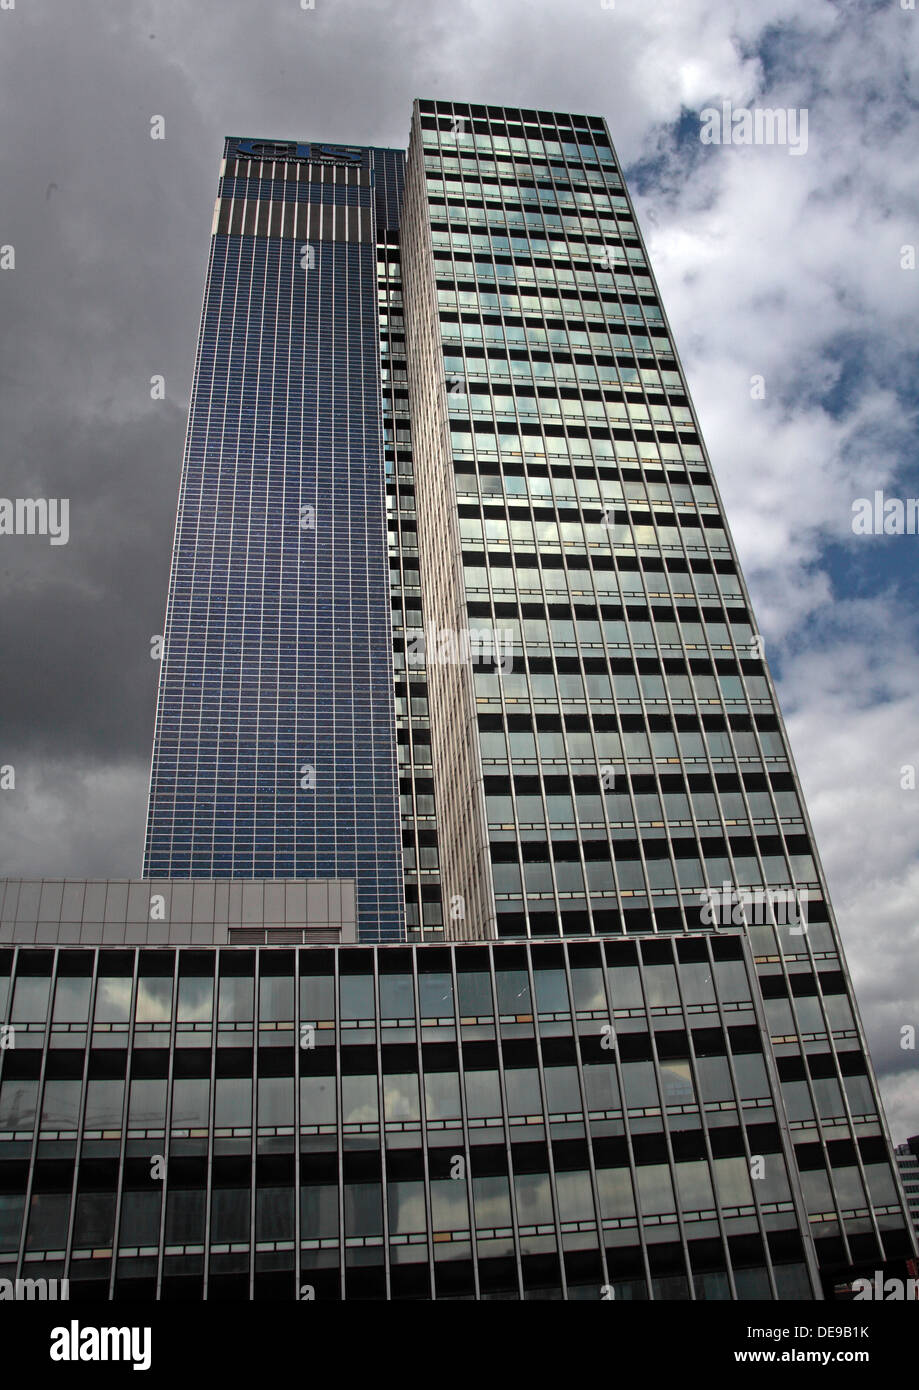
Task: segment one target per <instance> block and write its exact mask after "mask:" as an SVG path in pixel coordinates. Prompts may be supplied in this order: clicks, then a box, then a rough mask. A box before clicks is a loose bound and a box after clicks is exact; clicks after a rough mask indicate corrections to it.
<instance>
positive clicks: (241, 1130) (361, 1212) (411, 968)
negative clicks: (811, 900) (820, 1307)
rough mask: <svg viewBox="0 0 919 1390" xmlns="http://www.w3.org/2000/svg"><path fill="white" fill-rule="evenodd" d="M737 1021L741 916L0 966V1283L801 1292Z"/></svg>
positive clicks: (793, 1237) (757, 1014)
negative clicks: (697, 926) (617, 931)
mask: <svg viewBox="0 0 919 1390" xmlns="http://www.w3.org/2000/svg"><path fill="white" fill-rule="evenodd" d="M678 979H679V981H680V982H681V983H680V985H679V986H678V984H677V981H678ZM761 1009H762V1005H761V1003H760V1002H759V999H758V991H757V990H756V988H755V977H754V974H753V969H752V963H751V961H750V956H749V949H748V947H747V944H746V942H745V939H744V936H743V934H742V933H741V932H738V931H734V932H731V933H725V934H724V935H723V936H720V937H715V936H700V935H695V936H686V937H685V938H679V939H677V938H673V937H669V938H663V939H659V940H657V939H652V938H645V939H643V940H642V941H641V942H636V941H628V940H621V939H619V940H608V941H606V942H600V941H589V940H585V941H579V942H574V941H572V942H568V943H561V942H556V943H550V942H544V943H520V944H519V945H517V944H513V943H508V942H497V943H493V944H492V945H491V946H485V945H483V946H474V945H468V946H457V947H446V946H443V947H439V946H421V947H412V946H401V947H400V946H382V947H378V948H373V947H362V946H354V947H344V948H343V947H337V948H325V947H322V946H316V947H310V948H304V949H300V950H299V951H287V950H284V949H283V948H280V947H277V948H272V947H269V948H264V949H261V950H256V949H248V948H245V947H236V948H225V947H221V948H219V949H211V950H200V949H198V950H196V949H195V948H193V947H186V948H179V949H170V948H159V949H156V950H144V949H138V950H133V951H129V950H124V949H121V950H118V949H114V950H110V949H105V948H102V947H100V948H96V949H94V950H93V949H85V948H82V947H72V948H65V949H58V950H45V949H41V948H36V947H31V948H20V949H19V951H18V953H16V954H15V955H14V952H13V951H12V950H6V951H0V1011H4V1010H5V1012H6V1013H7V1015H8V1016H9V1018H10V1019H11V1021H12V1024H13V1026H14V1027H15V1029H16V1037H17V1045H16V1048H15V1049H14V1050H11V1051H8V1052H5V1053H4V1054H3V1073H2V1081H0V1138H2V1155H3V1156H2V1162H0V1174H2V1177H3V1186H2V1190H0V1269H2V1270H3V1274H4V1276H6V1277H9V1278H13V1277H24V1278H33V1279H34V1278H39V1277H44V1278H47V1279H57V1280H61V1279H69V1280H70V1284H71V1297H72V1298H75V1299H80V1300H83V1299H105V1298H109V1297H115V1298H157V1297H158V1298H164V1299H174V1298H177V1299H190V1300H195V1299H201V1298H202V1297H206V1298H229V1299H236V1298H243V1299H245V1298H250V1297H254V1298H281V1299H290V1300H293V1299H296V1298H304V1297H315V1298H317V1299H319V1300H329V1299H332V1300H337V1299H341V1298H417V1299H430V1298H434V1297H440V1298H470V1299H473V1298H510V1299H520V1298H528V1297H529V1298H580V1299H601V1298H616V1299H642V1300H644V1299H648V1298H655V1299H674V1298H680V1299H686V1298H697V1299H706V1300H709V1299H729V1298H749V1299H759V1298H766V1299H769V1298H783V1299H811V1298H814V1297H819V1296H820V1281H819V1275H818V1270H817V1263H816V1259H815V1254H814V1248H813V1245H812V1243H811V1242H810V1240H809V1237H808V1235H807V1224H806V1221H805V1219H804V1214H803V1205H802V1198H801V1193H800V1191H799V1189H798V1186H797V1183H796V1181H795V1178H794V1163H793V1156H792V1150H791V1142H790V1136H789V1133H788V1130H787V1126H786V1125H785V1123H784V1120H783V1115H782V1105H781V1098H780V1093H779V1086H778V1080H777V1077H776V1074H775V1068H774V1063H773V1062H772V1060H771V1058H770V1056H769V1052H768V1048H766V1049H765V1050H764V1046H763V1044H764V1028H763V1020H762V1016H761ZM304 1038H306V1039H307V1041H308V1044H309V1045H308V1046H304V1043H303V1040H304ZM298 1044H299V1045H298ZM156 1155H163V1156H165V1157H166V1158H167V1162H166V1163H165V1165H164V1170H163V1172H162V1173H160V1174H159V1175H158V1176H157V1174H156V1172H155V1162H154V1160H155V1156H156ZM757 1165H759V1166H758V1167H757ZM876 1166H878V1165H876ZM880 1166H883V1165H880ZM751 1174H757V1175H758V1176H759V1180H758V1181H754V1180H752V1178H751ZM870 1176H871V1178H872V1180H874V1179H875V1173H874V1171H873V1170H872V1171H871V1174H870ZM838 1177H839V1180H840V1181H844V1182H845V1183H846V1184H847V1191H851V1190H854V1187H855V1186H856V1185H857V1184H858V1182H859V1181H860V1178H859V1174H858V1172H857V1170H856V1169H855V1168H854V1167H853V1168H851V1169H850V1170H848V1171H846V1172H845V1173H843V1172H840V1174H839V1175H838Z"/></svg>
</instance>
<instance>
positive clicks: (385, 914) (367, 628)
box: [144, 139, 404, 941]
mask: <svg viewBox="0 0 919 1390" xmlns="http://www.w3.org/2000/svg"><path fill="white" fill-rule="evenodd" d="M403 167H404V156H403V154H402V153H401V152H400V151H380V150H372V149H361V150H355V149H347V150H345V149H340V148H338V147H331V146H317V145H313V146H305V145H294V144H286V143H284V142H280V143H279V142H257V141H251V140H247V141H239V140H234V139H230V140H228V141H227V146H226V153H225V160H224V165H223V171H222V177H221V181H220V189H219V195H218V200H217V206H216V209H215V216H214V228H213V236H212V243H211V253H210V262H209V266H208V275H207V285H206V290H205V297H204V307H203V312H202V320H201V331H200V337H199V342H198V350H197V361H196V369H195V379H194V386H193V392H192V400H191V409H190V417H189V427H188V437H187V443H186V450H185V460H184V466H183V471H182V482H181V491H180V497H179V509H178V518H177V523H176V535H175V544H174V551H173V562H172V574H171V579H170V589H169V600H168V608H167V616H166V627H165V643H164V655H163V665H162V672H161V679H160V690H159V699H158V705H157V721H156V732H155V738H154V751H153V765H152V774H151V789H150V805H149V815H148V826H147V838H146V852H145V864H144V872H145V874H146V875H148V876H150V877H156V876H167V877H173V878H177V877H183V876H187V877H192V878H195V877H203V878H220V877H234V878H285V877H287V878H291V877H297V878H354V879H356V881H357V896H358V916H359V926H360V932H361V935H362V938H363V939H367V940H381V941H386V940H397V939H399V938H401V936H402V935H403V930H404V928H403V888H402V855H401V845H400V828H399V805H398V787H397V777H396V753H395V714H394V700H393V667H392V628H391V618H390V593H389V560H388V554H387V539H386V520H385V501H384V472H383V438H382V410H381V391H380V349H379V329H378V315H377V271H376V255H377V253H376V240H377V236H378V233H382V234H385V231H386V228H387V226H388V225H390V223H391V222H392V221H393V220H394V219H395V218H396V216H397V211H398V201H399V195H400V191H401V176H402V170H403Z"/></svg>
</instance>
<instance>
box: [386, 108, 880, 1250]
mask: <svg viewBox="0 0 919 1390" xmlns="http://www.w3.org/2000/svg"><path fill="white" fill-rule="evenodd" d="M402 259H403V278H404V297H405V322H406V335H407V349H408V374H409V386H410V394H411V406H412V420H413V427H414V433H415V448H416V454H417V456H418V457H419V458H421V459H423V460H424V466H423V468H422V467H419V468H418V469H416V493H417V498H418V536H419V553H420V572H421V582H422V590H423V593H424V598H425V612H426V619H427V623H428V627H429V632H430V633H431V634H433V642H432V640H430V638H429V641H428V661H427V674H428V686H429V689H430V692H431V695H430V709H431V741H432V745H433V750H434V752H433V766H434V777H435V791H436V796H437V810H438V819H439V825H440V854H441V878H442V891H443V898H444V907H445V929H446V932H447V933H448V935H450V936H451V937H453V938H454V939H457V940H461V939H464V938H479V939H484V938H489V937H514V936H528V937H530V938H534V939H535V938H543V937H558V936H559V935H562V936H582V935H585V934H603V935H609V934H619V933H628V934H633V933H639V934H640V933H645V932H655V933H658V934H663V933H673V932H686V931H696V930H699V929H700V928H701V929H706V928H708V929H710V930H719V929H720V928H722V927H723V926H725V925H745V926H746V929H747V931H748V933H749V939H750V943H751V949H752V952H753V955H754V958H755V960H756V964H757V969H758V973H759V978H760V988H761V991H762V994H763V998H764V1002H765V1007H766V1016H767V1020H768V1029H769V1033H770V1036H771V1038H772V1042H773V1046H774V1049H775V1054H776V1058H777V1062H778V1066H779V1071H780V1076H781V1078H782V1083H783V1088H784V1090H785V1093H786V1096H787V1103H788V1106H789V1118H790V1123H791V1124H792V1127H793V1130H794V1137H795V1152H796V1157H797V1161H798V1164H799V1168H800V1173H801V1180H802V1183H803V1185H804V1189H805V1193H806V1202H807V1210H808V1219H809V1222H810V1224H811V1228H812V1230H813V1232H814V1236H815V1240H816V1244H817V1248H818V1252H819V1256H820V1259H821V1261H825V1262H826V1263H827V1265H833V1264H836V1263H837V1262H838V1263H842V1264H844V1263H846V1262H848V1261H849V1260H853V1261H854V1260H858V1259H862V1258H865V1259H874V1260H881V1259H883V1258H884V1254H885V1251H887V1252H888V1253H896V1252H897V1251H898V1250H900V1248H901V1247H902V1244H903V1240H904V1226H903V1217H902V1211H901V1210H894V1209H893V1208H892V1207H890V1206H889V1205H888V1198H889V1196H890V1193H891V1192H892V1191H893V1189H894V1187H895V1185H896V1183H895V1179H894V1177H893V1174H892V1170H891V1167H890V1158H889V1138H888V1136H887V1133H886V1127H885V1122H884V1119H883V1115H882V1112H881V1109H880V1106H879V1103H878V1100H877V1094H876V1091H875V1090H874V1089H873V1086H872V1082H871V1080H870V1079H869V1078H870V1064H869V1063H868V1060H867V1049H866V1046H865V1041H864V1036H863V1034H862V1031H861V1028H860V1025H859V1022H858V1018H857V1014H856V1009H855V1004H854V999H853V996H852V991H851V985H850V982H849V979H848V974H847V970H846V967H845V963H844V959H843V956H842V950H841V946H840V943H839V938H838V933H837V931H836V928H835V924H834V921H833V917H832V912H831V909H830V905H829V900H828V897H827V892H826V884H825V881H824V877H823V874H822V871H821V869H820V866H819V863H818V860H817V856H816V851H815V848H814V844H813V838H812V834H811V830H810V826H809V824H808V821H807V816H806V812H805V809H804V806H803V800H802V797H801V791H800V786H799V783H798V779H797V776H796V773H795V769H794V765H793V763H792V759H791V755H790V752H789V749H788V744H787V738H786V735H785V731H784V727H783V724H782V720H781V716H780V714H779V710H778V706H777V703H776V699H775V693H774V688H773V685H772V682H771V679H770V676H769V671H768V667H767V665H766V662H765V660H764V652H763V645H762V642H761V640H760V638H759V636H758V633H757V628H756V623H755V619H754V617H753V613H752V609H751V606H750V601H749V596H748V594H747V592H746V589H745V586H744V583H743V579H742V577H741V574H740V568H739V565H738V562H737V556H736V553H735V551H734V549H733V546H732V543H731V539H730V535H729V532H728V529H727V525H726V522H725V519H724V515H723V511H722V508H721V504H720V500H719V497H718V492H717V489H716V486H715V482H714V479H713V477H712V474H711V470H710V466H709V462H708V459H707V456H706V453H705V450H704V447H703V444H702V441H701V438H700V435H699V432H698V426H697V422H696V419H695V416H694V413H693V409H692V405H691V402H690V400H689V395H688V391H687V388H686V383H685V379H684V376H683V373H682V369H681V366H680V363H679V359H678V357H677V355H676V352H675V349H674V346H673V342H672V338H671V336H670V332H669V328H668V325H667V321H666V317H665V314H664V311H663V307H662V305H661V301H660V297H659V295H658V292H657V287H656V285H655V282H654V278H653V275H652V273H651V270H650V267H649V264H648V260H647V254H646V251H645V247H644V244H643V241H642V238H641V234H640V232H639V230H638V226H637V222H636V219H635V214H634V209H633V207H632V204H631V201H630V199H629V196H628V192H627V190H626V187H625V184H624V182H623V178H622V174H621V170H620V168H619V165H618V163H617V160H616V156H615V152H614V150H613V146H612V142H611V140H610V137H609V132H608V130H607V127H606V124H605V122H604V121H603V120H602V119H600V118H599V117H589V116H577V115H561V114H558V113H551V112H543V111H523V110H517V109H506V108H502V107H490V106H489V107H485V106H470V105H466V104H458V103H450V102H434V101H418V102H416V103H415V108H414V114H413V121H412V131H411V140H410V146H409V154H408V165H407V174H406V192H405V207H404V211H403V216H402ZM472 629H492V630H494V631H495V632H497V633H498V634H500V635H501V638H502V642H501V643H497V642H496V643H495V644H494V645H493V651H494V654H495V659H494V660H492V661H491V662H489V661H487V660H482V661H479V662H478V664H476V663H474V662H472V661H466V662H462V661H451V660H449V659H447V660H443V661H440V660H435V659H434V658H433V655H432V653H433V651H434V647H435V645H436V644H440V642H441V634H443V633H444V632H450V631H452V632H454V633H461V632H463V631H464V630H472ZM743 899H746V902H744V901H743ZM855 1075H860V1076H862V1077H863V1078H864V1084H863V1085H862V1086H856V1087H855V1090H854V1091H853V1086H852V1081H851V1077H853V1076H855ZM882 1152H883V1153H884V1154H885V1155H886V1157H885V1159H884V1162H883V1165H882V1166H883V1167H884V1173H885V1176H884V1179H883V1181H882V1182H881V1186H880V1187H879V1188H878V1189H877V1192H876V1194H874V1195H873V1194H872V1187H871V1180H869V1178H868V1174H867V1171H866V1168H867V1167H868V1166H872V1165H873V1162H874V1159H876V1158H877V1159H879V1156H880V1155H881V1153H882ZM851 1165H855V1166H856V1167H858V1168H859V1169H860V1170H862V1171H861V1176H860V1177H859V1180H858V1182H857V1184H856V1185H855V1187H854V1188H853V1189H852V1191H851V1193H850V1192H849V1189H848V1186H847V1184H845V1183H842V1184H840V1182H839V1181H838V1180H837V1177H838V1172H839V1170H840V1169H841V1168H842V1167H845V1168H849V1167H850V1166H851ZM850 1198H851V1199H852V1201H854V1205H853V1204H852V1201H850Z"/></svg>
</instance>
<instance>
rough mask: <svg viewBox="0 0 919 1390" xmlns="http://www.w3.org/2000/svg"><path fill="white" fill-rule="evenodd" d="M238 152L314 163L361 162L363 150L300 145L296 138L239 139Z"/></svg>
mask: <svg viewBox="0 0 919 1390" xmlns="http://www.w3.org/2000/svg"><path fill="white" fill-rule="evenodd" d="M236 153H237V154H241V155H250V156H251V157H252V158H253V159H305V160H308V161H309V162H310V163H314V164H360V162H361V151H360V150H349V149H344V148H343V147H342V146H341V145H298V144H297V143H296V141H294V140H239V141H238V142H237V145H236Z"/></svg>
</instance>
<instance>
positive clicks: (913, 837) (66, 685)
mask: <svg viewBox="0 0 919 1390" xmlns="http://www.w3.org/2000/svg"><path fill="white" fill-rule="evenodd" d="M9 2H10V0H7V3H9ZM909 3H910V0H880V2H879V3H872V2H871V0H863V3H857V2H856V0H836V3H829V2H828V0H806V2H805V0H757V2H756V4H751V3H750V2H749V0H738V2H737V3H735V2H734V0H615V4H612V5H609V4H607V5H606V6H605V5H604V4H603V3H601V0H557V2H556V3H549V2H548V0H501V3H500V4H496V3H495V0H472V2H471V3H470V2H469V0H467V2H466V3H463V0H399V3H385V0H375V3H374V2H373V0H371V2H370V3H360V0H315V7H314V8H312V9H305V8H303V7H302V6H301V4H300V0H219V3H218V0H193V2H192V0H145V3H138V2H137V0H81V3H80V4H79V5H76V4H74V3H73V0H15V5H14V8H12V9H2V10H0V120H2V125H0V129H2V134H3V138H2V142H0V246H13V247H14V248H15V267H14V268H12V269H6V270H0V421H2V429H0V493H2V495H3V496H5V497H11V498H15V497H69V498H70V499H71V516H70V541H69V544H67V545H66V546H56V547H52V546H50V545H49V544H48V542H47V540H46V539H41V538H38V537H32V538H27V537H22V538H21V537H12V538H11V537H7V536H0V632H2V642H0V764H13V765H14V766H15V769H16V786H15V789H14V790H12V791H10V790H7V791H0V873H6V874H8V875H11V876H24V877H29V876H32V877H41V876H45V877H63V876H66V875H70V876H72V877H78V878H82V877H91V876H93V875H96V876H99V877H119V876H120V877H131V876H137V875H138V874H139V872H140V863H141V853H142V840H143V826H144V816H145V809H146V793H147V779H148V774H149V759H150V747H151V740H152V729H153V714H154V704H155V695H156V678H157V672H158V666H157V664H156V663H155V662H154V661H152V660H151V659H150V656H149V649H150V638H151V635H152V634H154V633H158V632H160V631H161V630H162V625H163V614H164V608H165V596H166V585H167V578H168V566H169V553H170V547H171V541H172V530H173V525H174V520H175V507H176V497H177V491H178V480H179V468H180V464H181V453H182V444H183V435H184V426H185V417H186V412H187V407H188V396H189V390H190V386H191V374H192V364H193V355H194V349H195V340H196V335H197V329H198V316H199V313H200V305H201V297H202V291H203V287H204V272H205V267H206V259H207V253H208V245H209V236H210V227H211V217H212V213H213V206H214V197H215V193H216V180H217V171H218V163H219V160H220V157H221V152H222V142H223V137H224V136H225V135H248V136H265V137H280V138H295V139H298V140H302V141H310V140H319V141H323V140H324V141H329V142H334V143H349V142H351V143H355V144H375V145H394V146H404V145H405V143H406V141H407V137H408V127H409V119H410V114H411V102H412V99H413V98H414V97H416V96H423V97H441V98H444V99H448V100H449V99H453V100H461V101H476V102H493V103H496V104H501V105H522V106H530V107H538V108H542V109H552V110H561V111H578V112H586V113H589V114H600V115H603V116H605V117H606V118H607V120H608V121H609V124H610V129H611V131H612V134H613V139H614V141H615V143H616V146H617V150H618V153H619V157H620V159H621V160H622V162H623V164H624V166H625V169H626V174H627V176H628V177H629V180H630V184H631V187H632V190H633V193H634V194H635V196H636V198H637V203H638V211H639V217H640V221H641V224H642V228H643V231H644V233H645V236H646V238H647V240H648V242H649V248H650V252H651V259H652V263H653V265H654V268H655V271H656V274H657V276H658V279H659V281H660V284H661V289H662V293H663V296H664V301H665V304H666V306H667V310H668V313H669V315H670V317H671V320H672V322H673V326H674V330H675V335H676V339H677V344H678V347H679V348H680V351H681V353H682V356H683V360H684V365H685V367H686V369H687V373H688V376H689V385H690V389H691V390H692V392H693V396H694V399H695V403H696V406H697V408H698V410H699V413H700V416H701V422H702V427H703V431H704V433H705V438H706V442H707V444H708V447H709V451H710V453H711V456H712V460H713V464H714V468H715V472H716V476H717V478H718V481H719V484H720V486H721V489H722V492H723V495H724V500H725V504H726V507H727V511H728V517H729V520H730V523H731V527H732V530H733V534H734V538H735V540H736V542H737V544H738V547H739V550H740V554H741V559H742V561H743V564H744V568H745V573H746V577H747V580H748V583H749V585H750V588H751V590H752V594H753V600H754V604H755V607H756V612H757V619H758V627H759V630H760V631H761V632H762V633H763V634H764V635H765V638H766V644H767V645H766V651H767V656H768V658H769V660H770V663H771V664H772V668H773V671H774V673H775V674H776V675H777V677H778V679H779V689H780V695H781V699H782V707H783V710H784V713H785V717H786V719H787V722H788V727H789V732H790V736H791V741H792V747H793V750H794V752H795V755H796V758H797V762H798V767H799V771H800V773H801V776H802V779H803V783H804V788H805V792H806V795H807V799H808V804H809V808H810V812H811V815H812V818H813V820H814V823H815V827H816V832H817V839H818V845H819V849H820V851H821V854H822V857H823V861H824V865H825V867H826V870H827V872H828V875H829V879H830V884H831V888H832V890H833V895H834V902H835V906H836V911H837V915H838V917H839V921H840V924H841V928H842V932H843V938H844V941H845V944H846V949H847V954H848V959H849V964H850V967H851V969H852V972H853V975H854V978H855V983H856V989H857V992H858V999H859V1002H860V1005H861V1009H862V1014H863V1017H864V1019H865V1023H866V1026H867V1029H868V1034H869V1039H870V1042H871V1048H872V1055H873V1057H874V1061H875V1065H876V1067H877V1069H878V1071H879V1073H880V1074H881V1080H882V1085H883V1089H884V1095H885V1100H886V1104H887V1108H888V1114H889V1118H890V1121H891V1128H892V1132H893V1136H894V1139H895V1140H901V1139H902V1138H904V1137H905V1136H906V1135H907V1134H911V1133H916V1132H917V1131H919V1077H917V1055H919V1054H917V1052H916V1051H915V1050H914V1051H908V1050H903V1049H902V1048H901V1046H900V1038H901V1029H902V1028H903V1027H904V1026H905V1025H909V1024H912V1025H914V1026H915V1027H916V1028H917V1031H919V925H917V919H919V790H904V789H902V787H901V780H902V773H901V769H902V768H903V767H904V766H914V765H917V764H919V621H917V611H916V610H917V603H916V599H917V596H919V569H917V565H916V559H915V556H916V550H917V547H919V536H910V535H902V536H896V535H895V536H873V535H867V536H856V535H853V532H852V525H851V519H852V504H853V502H854V501H855V499H857V498H859V497H866V496H868V497H870V496H871V495H872V494H873V492H874V491H875V490H876V489H882V490H883V491H884V493H885V496H888V497H899V498H910V497H916V496H919V460H917V446H916V382H917V379H919V360H917V358H919V354H917V337H916V324H917V308H919V269H910V268H909V265H910V259H911V258H910V255H909V252H908V250H907V251H904V248H909V247H911V246H912V247H914V248H915V247H916V246H917V244H919V177H917V174H919V167H917V166H919V155H917V151H919V132H917V127H919V121H917V102H919V89H917V71H919V11H917V10H914V9H905V8H903V6H904V4H909ZM728 100H729V101H731V102H732V103H733V106H734V108H739V107H745V108H755V107H772V108H776V107H782V108H791V109H794V110H795V111H800V110H802V109H806V110H807V112H808V138H807V149H806V153H801V154H799V155H795V154H792V153H791V152H790V150H789V149H788V148H787V147H784V148H783V147H778V146H776V147H771V148H770V147H758V146H754V145H734V146H729V147H725V146H723V145H720V146H719V145H714V144H703V143H702V142H701V140H700V130H701V128H702V123H701V119H700V113H701V112H702V111H703V110H704V109H705V108H706V107H710V106H720V104H721V103H722V102H723V101H728ZM156 116H160V117H162V118H163V121H164V122H165V139H163V140H152V139H151V138H150V129H151V120H152V119H153V118H154V117H156ZM0 255H2V253H0ZM913 263H915V262H914V261H913ZM158 374H161V375H163V376H164V377H165V380H166V396H165V399H164V400H153V399H151V395H150V380H151V377H153V376H154V375H158ZM754 376H757V377H761V378H763V382H764V387H765V395H764V396H763V395H762V390H759V391H757V390H756V388H755V387H753V386H751V379H752V378H753V377H754ZM760 397H761V398H760Z"/></svg>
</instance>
